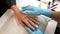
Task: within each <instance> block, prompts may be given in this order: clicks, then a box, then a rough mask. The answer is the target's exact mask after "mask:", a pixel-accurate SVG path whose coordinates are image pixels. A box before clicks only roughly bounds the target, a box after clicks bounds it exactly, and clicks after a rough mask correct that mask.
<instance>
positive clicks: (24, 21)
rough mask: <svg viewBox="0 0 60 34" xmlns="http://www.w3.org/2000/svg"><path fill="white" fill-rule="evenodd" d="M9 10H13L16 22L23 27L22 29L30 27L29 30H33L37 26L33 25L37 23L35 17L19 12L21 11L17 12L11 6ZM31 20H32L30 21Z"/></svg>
mask: <svg viewBox="0 0 60 34" xmlns="http://www.w3.org/2000/svg"><path fill="white" fill-rule="evenodd" d="M11 9H13V11H14V13H15V14H16V16H17V20H18V22H19V23H20V24H21V25H22V26H23V27H26V26H27V27H30V28H31V29H33V28H34V27H37V25H36V24H35V23H36V22H37V17H36V16H32V15H27V14H23V13H22V12H21V10H19V9H18V8H17V7H16V5H12V6H11ZM31 18H32V19H33V20H32V19H31Z"/></svg>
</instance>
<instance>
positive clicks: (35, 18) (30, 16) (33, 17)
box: [28, 15, 38, 21]
mask: <svg viewBox="0 0 60 34" xmlns="http://www.w3.org/2000/svg"><path fill="white" fill-rule="evenodd" d="M28 18H32V19H34V20H35V21H38V20H37V19H38V17H36V16H32V15H29V16H28Z"/></svg>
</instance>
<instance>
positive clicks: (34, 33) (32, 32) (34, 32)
mask: <svg viewBox="0 0 60 34" xmlns="http://www.w3.org/2000/svg"><path fill="white" fill-rule="evenodd" d="M25 29H26V30H27V31H28V32H29V34H43V32H42V31H41V30H40V29H39V28H36V29H34V30H31V29H30V28H28V27H26V28H25Z"/></svg>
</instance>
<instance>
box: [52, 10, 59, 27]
mask: <svg viewBox="0 0 60 34" xmlns="http://www.w3.org/2000/svg"><path fill="white" fill-rule="evenodd" d="M51 18H52V19H54V20H56V21H57V22H58V26H57V27H60V26H59V25H60V12H56V11H54V12H52V14H51Z"/></svg>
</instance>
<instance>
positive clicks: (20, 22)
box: [18, 19, 26, 27]
mask: <svg viewBox="0 0 60 34" xmlns="http://www.w3.org/2000/svg"><path fill="white" fill-rule="evenodd" d="M18 22H19V25H20V24H21V25H22V26H23V27H26V25H25V24H23V23H22V21H21V20H20V19H18Z"/></svg>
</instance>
